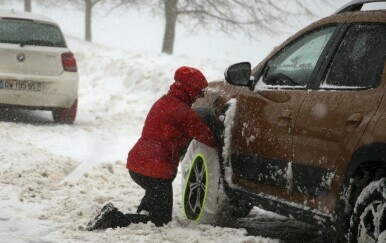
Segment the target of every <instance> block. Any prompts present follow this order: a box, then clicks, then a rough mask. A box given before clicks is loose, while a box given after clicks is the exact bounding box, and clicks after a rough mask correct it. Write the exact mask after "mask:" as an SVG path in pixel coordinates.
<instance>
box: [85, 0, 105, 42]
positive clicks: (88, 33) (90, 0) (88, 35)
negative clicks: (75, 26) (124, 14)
mask: <svg viewBox="0 0 386 243" xmlns="http://www.w3.org/2000/svg"><path fill="white" fill-rule="evenodd" d="M99 2H101V0H84V8H85V15H84V23H85V29H84V30H85V32H84V39H85V40H86V41H92V30H91V26H92V25H91V20H92V9H93V7H94V6H95V5H96V4H97V3H99Z"/></svg>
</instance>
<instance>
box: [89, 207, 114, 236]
mask: <svg viewBox="0 0 386 243" xmlns="http://www.w3.org/2000/svg"><path fill="white" fill-rule="evenodd" d="M117 212H118V209H117V208H116V207H114V205H113V204H112V203H107V204H106V205H105V206H103V208H102V209H101V212H100V213H99V214H98V216H96V217H95V219H93V220H91V221H90V222H88V224H87V227H86V229H87V230H88V231H92V230H96V229H107V228H111V227H114V225H113V221H114V218H115V217H116V214H117ZM115 227H116V226H115Z"/></svg>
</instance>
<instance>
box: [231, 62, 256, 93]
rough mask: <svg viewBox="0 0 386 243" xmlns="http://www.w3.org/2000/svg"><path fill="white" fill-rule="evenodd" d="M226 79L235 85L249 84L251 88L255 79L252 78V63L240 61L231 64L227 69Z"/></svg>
mask: <svg viewBox="0 0 386 243" xmlns="http://www.w3.org/2000/svg"><path fill="white" fill-rule="evenodd" d="M224 76H225V80H226V81H227V82H228V83H230V84H233V85H237V86H248V87H249V88H251V86H252V82H253V80H252V79H251V64H250V63H249V62H240V63H236V64H233V65H230V66H229V67H228V68H227V69H225V73H224Z"/></svg>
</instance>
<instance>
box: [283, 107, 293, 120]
mask: <svg viewBox="0 0 386 243" xmlns="http://www.w3.org/2000/svg"><path fill="white" fill-rule="evenodd" d="M292 115H293V111H292V110H289V109H287V110H282V112H281V115H280V118H282V119H285V120H292Z"/></svg>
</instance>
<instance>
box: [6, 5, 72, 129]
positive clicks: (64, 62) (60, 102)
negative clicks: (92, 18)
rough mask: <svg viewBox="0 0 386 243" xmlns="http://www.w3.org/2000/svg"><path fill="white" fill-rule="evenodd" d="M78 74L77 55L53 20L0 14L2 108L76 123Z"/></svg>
mask: <svg viewBox="0 0 386 243" xmlns="http://www.w3.org/2000/svg"><path fill="white" fill-rule="evenodd" d="M78 84H79V75H78V70H77V65H76V59H75V57H74V54H73V53H72V52H71V51H70V50H69V49H68V48H67V44H66V41H65V39H64V37H63V34H62V32H61V30H60V28H59V26H58V25H57V24H56V23H55V22H54V21H52V20H51V19H49V18H47V17H44V16H40V15H36V14H31V13H26V12H16V11H13V10H11V11H0V105H2V106H3V105H5V106H15V107H21V108H27V109H36V110H51V111H52V115H53V119H54V121H55V122H58V123H68V124H71V123H73V122H74V121H75V117H76V112H77V106H78Z"/></svg>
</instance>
